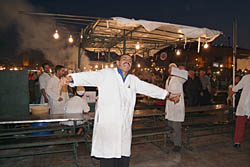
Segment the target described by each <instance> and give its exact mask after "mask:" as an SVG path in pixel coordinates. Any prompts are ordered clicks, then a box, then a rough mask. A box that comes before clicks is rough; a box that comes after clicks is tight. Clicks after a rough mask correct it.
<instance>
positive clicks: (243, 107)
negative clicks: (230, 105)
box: [232, 74, 250, 118]
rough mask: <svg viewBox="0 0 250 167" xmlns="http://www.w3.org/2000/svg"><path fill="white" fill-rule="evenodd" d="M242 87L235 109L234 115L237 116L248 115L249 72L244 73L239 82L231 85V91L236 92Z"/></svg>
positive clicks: (249, 100) (249, 97) (249, 96)
mask: <svg viewBox="0 0 250 167" xmlns="http://www.w3.org/2000/svg"><path fill="white" fill-rule="evenodd" d="M240 89H242V93H241V95H240V101H239V104H238V107H237V110H236V115H238V116H248V118H249V117H250V74H248V75H245V76H244V77H243V78H242V79H241V80H240V82H239V83H238V84H237V85H236V86H235V87H233V89H232V90H233V91H234V92H237V91H238V90H240Z"/></svg>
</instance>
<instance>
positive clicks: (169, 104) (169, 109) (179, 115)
mask: <svg viewBox="0 0 250 167" xmlns="http://www.w3.org/2000/svg"><path fill="white" fill-rule="evenodd" d="M169 80H170V81H169ZM185 81H186V80H185V79H183V78H180V77H177V76H171V79H170V77H168V79H167V80H166V90H167V91H168V92H171V93H174V94H181V96H180V101H179V102H178V103H176V104H174V102H173V101H170V100H166V108H165V112H166V115H165V118H166V119H168V120H170V121H176V122H184V118H185V104H184V93H183V83H184V82H185Z"/></svg>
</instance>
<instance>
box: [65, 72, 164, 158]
mask: <svg viewBox="0 0 250 167" xmlns="http://www.w3.org/2000/svg"><path fill="white" fill-rule="evenodd" d="M69 75H71V76H72V78H73V81H74V84H73V85H74V86H97V87H98V90H99V96H98V106H97V108H96V113H95V122H94V130H93V138H92V151H91V156H95V157H99V158H120V157H121V156H130V154H131V150H130V149H131V140H132V129H131V126H132V121H133V112H134V106H135V101H136V93H139V94H144V95H147V96H151V97H153V98H159V99H164V98H165V97H166V95H167V93H168V92H167V91H166V90H164V89H161V88H159V87H157V86H155V85H152V84H149V83H146V82H144V81H141V80H140V79H139V78H137V77H136V76H134V75H131V74H129V75H128V76H127V78H126V80H125V82H123V80H122V77H121V76H120V74H119V73H118V71H117V68H110V69H103V70H100V71H92V72H82V73H76V74H69Z"/></svg>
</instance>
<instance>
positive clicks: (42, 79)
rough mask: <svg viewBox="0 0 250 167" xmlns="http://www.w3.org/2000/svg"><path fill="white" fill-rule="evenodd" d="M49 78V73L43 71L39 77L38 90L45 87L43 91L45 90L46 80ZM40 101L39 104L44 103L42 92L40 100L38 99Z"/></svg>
mask: <svg viewBox="0 0 250 167" xmlns="http://www.w3.org/2000/svg"><path fill="white" fill-rule="evenodd" d="M49 79H50V75H49V74H48V73H46V72H43V73H42V74H41V75H40V77H39V84H40V90H42V89H45V92H47V91H46V88H47V84H48V80H49ZM40 103H41V104H44V103H45V100H44V97H43V94H41V100H40Z"/></svg>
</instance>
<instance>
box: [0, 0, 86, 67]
mask: <svg viewBox="0 0 250 167" xmlns="http://www.w3.org/2000/svg"><path fill="white" fill-rule="evenodd" d="M20 11H25V12H42V11H41V10H40V9H37V8H34V7H33V6H31V5H30V4H28V3H27V2H26V1H24V0H11V1H5V2H1V5H0V20H1V22H0V28H1V29H7V28H8V27H9V26H10V25H16V26H17V32H18V34H19V38H16V39H19V41H18V43H19V48H18V51H19V53H20V52H22V51H24V50H26V49H35V50H41V51H42V52H43V53H44V55H45V57H46V59H48V60H49V61H51V62H52V63H53V64H54V65H57V64H61V65H65V66H66V67H70V68H74V67H76V64H77V59H78V47H75V46H73V45H69V44H68V43H67V39H65V38H64V37H66V35H68V34H64V35H63V33H65V32H67V33H68V32H70V31H68V30H67V29H66V28H65V27H64V28H63V31H62V32H61V34H60V35H61V36H60V39H58V40H55V39H53V36H52V35H53V33H54V32H55V29H56V22H55V20H53V19H52V18H49V17H38V16H34V15H24V14H21V13H20ZM59 33H60V31H59ZM88 64H89V60H88V58H87V57H86V55H82V61H81V66H85V67H88Z"/></svg>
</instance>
